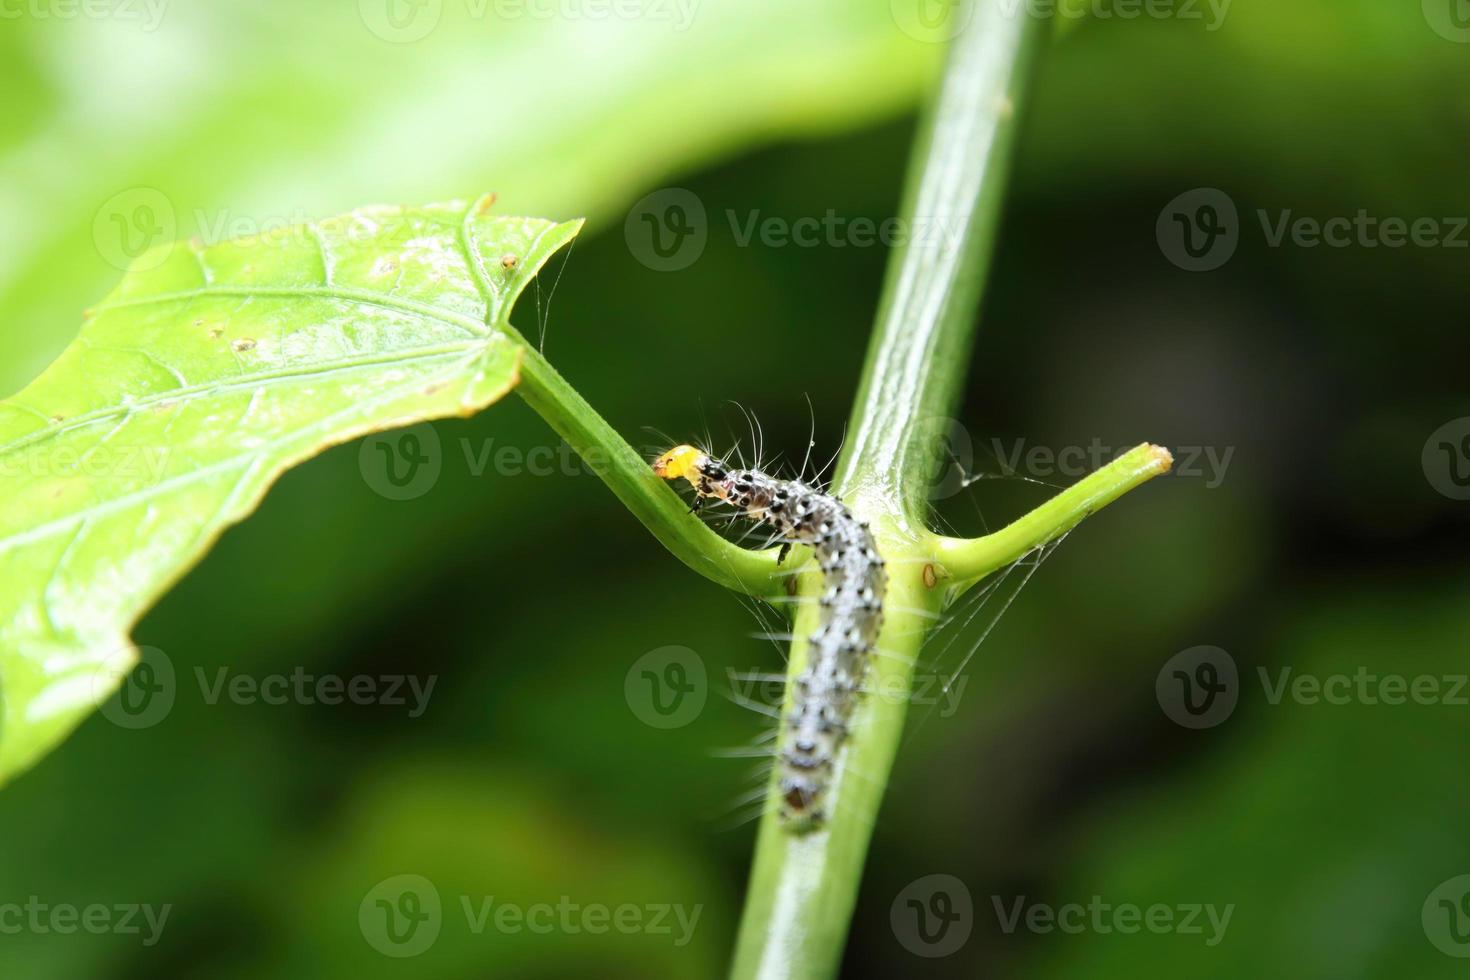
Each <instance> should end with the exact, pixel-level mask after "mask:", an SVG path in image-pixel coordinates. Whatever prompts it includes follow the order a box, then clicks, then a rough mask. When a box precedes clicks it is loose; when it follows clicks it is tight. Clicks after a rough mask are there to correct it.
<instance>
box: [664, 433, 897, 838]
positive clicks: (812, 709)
mask: <svg viewBox="0 0 1470 980" xmlns="http://www.w3.org/2000/svg"><path fill="white" fill-rule="evenodd" d="M653 470H654V472H655V473H656V474H657V475H659V476H661V477H663V478H664V479H666V480H677V479H685V480H688V481H689V483H690V484H691V485H692V486H693V487H694V492H695V493H696V494H698V498H699V499H705V498H714V499H718V500H722V501H725V502H726V503H728V504H730V505H732V506H733V507H735V508H736V509H737V510H738V511H739V512H740V514H741V516H743V517H745V518H746V519H748V520H751V521H756V522H764V523H768V524H771V525H772V526H773V527H774V528H775V529H776V530H777V531H778V532H779V534H780V535H781V537H782V538H784V540H785V541H786V542H787V544H788V545H789V544H792V543H795V544H804V545H808V546H809V547H810V548H811V549H812V553H813V555H815V557H816V560H817V564H818V565H819V567H820V568H821V570H822V575H823V581H824V587H823V595H822V598H821V600H820V615H819V620H818V625H817V628H816V630H815V631H813V633H812V634H811V636H810V638H809V651H808V656H807V663H806V667H805V668H804V669H803V670H802V672H801V674H800V675H799V676H798V677H797V678H796V680H795V682H794V683H795V690H794V691H793V693H792V697H791V699H790V700H791V710H790V712H789V714H787V715H786V716H785V717H783V718H782V719H781V739H780V748H779V750H778V755H777V760H778V765H779V767H780V776H779V783H778V787H779V790H780V798H781V803H780V805H781V816H782V818H783V819H784V820H785V821H787V823H788V825H790V826H791V827H792V828H793V829H795V830H797V831H798V832H801V831H805V830H810V829H813V828H815V827H817V826H820V825H821V824H822V822H823V821H824V819H825V814H824V812H823V809H822V799H823V796H824V794H825V792H826V790H827V787H828V785H829V783H830V782H831V778H832V772H833V769H834V767H835V765H836V758H837V752H838V750H839V749H840V748H841V746H842V743H843V742H844V741H845V740H846V738H847V735H848V726H849V723H850V720H851V718H852V712H853V707H854V706H855V704H856V700H857V697H858V693H859V691H860V690H861V688H862V685H863V682H864V679H865V677H866V675H867V670H868V659H869V657H870V655H871V654H872V652H873V648H874V645H875V644H876V643H877V639H878V631H879V629H880V628H881V626H882V624H883V594H884V590H885V589H886V588H887V585H888V576H887V573H886V572H885V571H884V568H883V559H882V557H881V556H879V554H878V548H877V545H876V542H875V541H874V538H873V535H872V532H871V531H869V530H868V526H867V524H865V523H863V522H862V521H859V520H858V519H857V518H856V517H854V516H853V514H852V512H851V511H850V510H848V509H847V506H846V505H845V504H843V503H842V501H840V500H838V499H837V498H836V497H833V496H831V495H829V494H825V493H821V492H820V491H818V490H815V489H813V488H811V487H809V486H807V485H806V484H804V483H802V482H801V481H800V480H778V479H776V478H775V477H772V476H769V475H767V474H765V473H762V472H760V471H759V470H755V469H746V468H732V467H730V466H727V465H726V464H725V463H723V462H721V461H720V460H718V459H716V458H714V457H713V456H711V455H709V454H708V453H705V452H703V451H702V450H700V449H697V448H695V447H694V446H676V447H674V448H673V449H670V450H669V451H668V452H666V453H664V454H663V455H662V456H660V457H659V458H658V459H657V460H655V461H654V464H653Z"/></svg>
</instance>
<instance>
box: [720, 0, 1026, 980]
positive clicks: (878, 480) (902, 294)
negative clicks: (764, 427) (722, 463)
mask: <svg viewBox="0 0 1470 980" xmlns="http://www.w3.org/2000/svg"><path fill="white" fill-rule="evenodd" d="M1004 6H1005V5H1004V4H1002V3H1000V2H998V0H996V2H989V0H982V2H978V3H976V4H975V10H974V15H973V19H972V21H971V23H970V24H969V25H968V27H967V28H966V29H965V30H964V31H963V32H962V33H961V34H960V35H959V36H958V37H957V38H956V39H955V41H954V42H953V43H952V45H951V49H950V55H949V61H948V64H947V66H946V68H945V72H944V76H943V81H942V82H941V85H940V90H939V93H938V96H937V98H936V100H935V102H934V104H933V106H932V108H931V110H930V113H929V115H928V117H927V119H926V121H925V124H924V128H923V129H922V131H921V133H920V137H919V140H918V142H917V143H916V146H915V153H914V157H913V160H912V162H911V169H910V178H909V179H910V183H909V185H908V188H907V190H906V193H905V196H904V209H903V220H904V221H905V222H907V223H908V224H907V227H908V230H909V231H910V232H911V234H910V235H909V236H908V239H907V242H906V244H904V245H903V246H901V247H900V248H898V249H896V250H895V252H894V254H893V256H892V258H891V260H890V264H889V271H888V276H887V279H886V281H885V283H884V291H883V300H882V303H881V305H880V308H879V313H878V318H877V325H876V330H875V332H874V336H873V339H872V341H871V343H870V346H869V350H868V359H867V364H866V366H865V368H864V374H863V379H862V384H861V387H860V389H859V393H858V397H857V401H856V403H855V405H854V406H853V412H852V419H851V421H850V423H849V433H850V436H849V439H848V442H847V445H846V447H845V449H844V452H843V454H842V459H841V461H840V463H839V466H838V470H837V477H836V481H835V486H834V492H836V493H837V494H839V495H840V496H841V497H842V498H843V499H844V500H845V501H846V502H847V503H848V504H849V505H850V506H851V507H852V508H853V510H854V511H855V512H856V513H857V514H858V515H859V516H861V517H863V518H864V519H866V520H868V521H869V522H870V523H871V525H872V528H873V531H874V534H875V535H876V536H877V538H878V542H879V547H880V549H881V550H882V552H883V554H884V555H885V557H886V558H887V560H888V569H889V587H888V595H887V597H886V606H887V610H888V611H887V613H886V614H885V618H884V627H883V631H882V634H881V636H880V637H879V640H878V646H879V649H880V651H882V653H883V654H884V655H880V656H875V657H873V658H872V662H871V664H870V667H869V677H868V686H869V688H870V689H871V690H878V691H883V692H890V691H903V692H907V691H909V690H910V688H911V680H912V678H911V673H912V662H913V660H914V659H915V657H916V655H917V653H918V649H919V647H920V645H921V644H922V643H923V640H924V636H925V633H926V631H927V627H928V625H929V624H928V622H927V619H926V617H925V615H924V612H925V611H932V610H937V609H938V608H939V606H940V604H941V602H942V598H943V596H942V593H943V592H944V591H945V590H944V589H942V588H938V587H936V585H937V582H938V577H937V574H936V572H937V567H936V566H935V565H934V564H933V559H934V540H933V536H932V535H931V534H930V533H929V532H928V531H927V530H926V529H925V527H924V517H925V507H926V496H925V495H926V483H927V480H928V479H929V475H930V474H929V471H930V466H929V465H928V464H929V462H930V461H931V460H932V459H933V451H932V449H933V443H932V440H933V439H934V438H935V437H936V436H937V435H939V434H942V432H943V425H942V424H939V420H941V419H946V418H948V417H949V416H950V415H952V414H953V412H954V409H955V405H956V403H957V401H958V398H959V393H960V389H961V385H962V383H963V379H964V376H965V368H966V366H967V362H968V358H969V352H970V346H971V333H972V330H973V327H974V323H975V313H976V306H977V303H978V300H979V296H980V290H981V287H982V286H983V283H984V279H985V273H986V269H987V268H988V266H989V263H990V255H991V252H992V249H993V246H994V241H995V235H996V226H997V224H998V219H999V215H1000V211H1001V206H1002V200H1003V190H1004V185H1005V177H1006V171H1007V166H1008V159H1009V151H1010V144H1011V136H1012V132H1013V129H1014V117H1015V115H1016V106H1017V103H1018V102H1019V100H1020V95H1021V89H1022V88H1023V86H1024V82H1025V80H1026V78H1027V75H1028V73H1029V68H1030V65H1031V63H1032V61H1033V59H1034V55H1035V53H1036V51H1037V49H1038V47H1039V45H1040V43H1041V40H1042V37H1043V35H1044V26H1045V25H1044V23H1043V22H1040V21H1038V20H1037V19H1036V18H1033V17H1029V16H1027V15H1025V14H1024V13H1017V14H1014V15H1010V16H1007V15H1006V14H1004V13H1003V12H1002V7H1004ZM1019 9H1021V10H1024V7H1022V8H1019ZM819 588H820V582H819V581H818V580H817V577H816V576H815V575H811V574H809V575H806V576H804V577H803V580H802V582H801V584H800V591H799V594H801V595H805V596H808V597H814V596H815V595H816V594H817V590H818V589H819ZM814 605H815V604H814V603H813V604H812V605H809V606H805V607H804V608H803V609H802V611H801V614H800V615H799V616H798V617H797V621H796V623H795V633H796V635H797V636H798V637H804V636H806V635H807V634H808V633H810V631H811V629H812V626H813V625H814V623H815V618H816V615H817V614H816V611H815V609H814V608H813V606H814ZM900 610H902V611H900ZM908 610H914V611H908ZM806 660H807V650H806V644H805V642H804V641H802V640H798V641H797V642H795V643H794V644H793V645H792V650H791V657H790V669H789V673H790V676H792V677H794V676H795V675H796V674H797V673H799V672H800V671H801V670H802V669H803V668H804V667H805V665H806ZM792 687H793V685H790V684H788V704H787V706H786V707H787V709H788V710H789V708H790V704H789V697H790V693H789V691H790V689H791V688H792ZM906 707H907V698H906V697H900V698H895V697H874V696H870V697H868V698H865V699H864V700H863V701H862V702H861V703H860V704H859V706H858V708H857V709H856V712H857V714H856V716H855V717H854V719H853V723H852V730H853V735H852V737H851V738H850V739H848V741H847V743H846V744H845V745H844V747H843V749H842V751H841V753H840V756H839V758H838V760H837V762H838V769H837V772H836V773H834V776H833V780H832V784H831V787H830V789H829V790H828V792H827V794H826V795H825V798H824V809H825V811H826V812H827V814H828V819H827V821H826V822H825V824H824V825H823V826H821V827H820V828H819V829H816V830H814V831H811V832H809V833H806V834H797V833H794V832H792V831H791V829H790V828H788V827H787V826H785V825H783V823H782V821H781V820H780V818H779V815H778V814H777V812H776V810H775V806H774V802H772V803H768V805H767V810H766V812H765V814H764V815H763V818H762V822H761V826H760V832H759V837H758V840H757V845H756V856H755V865H754V868H753V869H752V873H751V881H750V887H749V891H748V893H747V895H746V904H745V914H744V917H743V919H742V922H741V927H740V934H739V938H738V940H737V946H736V953H735V962H734V967H733V970H732V976H733V977H734V978H736V980H747V978H757V977H758V978H762V980H776V978H823V977H830V976H833V975H835V974H836V972H837V968H838V966H839V965H840V963H841V958H842V951H843V947H844V946H845V944H846V938H847V929H848V921H849V919H850V917H851V915H852V909H853V905H854V903H855V902H856V898H857V889H858V883H859V881H860V879H861V877H862V868H863V863H864V860H865V858H866V855H867V850H868V843H869V839H870V837H871V835H872V828H873V823H874V820H875V819H876V817H877V812H878V808H879V805H880V804H881V802H882V797H883V788H884V786H885V785H886V784H887V779H888V773H889V770H890V768H891V766H892V763H893V757H894V753H895V752H896V750H897V746H898V741H899V736H900V734H901V732H902V728H903V719H904V714H905V709H906ZM770 796H771V798H772V800H773V801H774V799H775V798H776V797H778V796H779V794H778V793H772V794H770Z"/></svg>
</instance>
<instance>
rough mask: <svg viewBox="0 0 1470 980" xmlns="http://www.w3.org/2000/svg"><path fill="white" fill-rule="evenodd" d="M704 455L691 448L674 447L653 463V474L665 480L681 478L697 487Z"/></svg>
mask: <svg viewBox="0 0 1470 980" xmlns="http://www.w3.org/2000/svg"><path fill="white" fill-rule="evenodd" d="M705 458H706V457H705V455H704V453H703V452H701V451H700V450H698V449H696V448H695V447H693V446H687V445H686V446H675V447H674V448H673V449H670V450H669V451H668V452H666V453H664V454H663V455H662V456H660V457H659V458H658V459H656V460H654V461H653V472H654V473H655V474H656V475H658V476H661V477H663V478H664V479H665V480H678V479H680V478H683V479H685V480H688V481H689V482H690V483H691V484H693V485H694V486H698V485H699V477H700V466H701V464H702V461H703V460H704V459H705Z"/></svg>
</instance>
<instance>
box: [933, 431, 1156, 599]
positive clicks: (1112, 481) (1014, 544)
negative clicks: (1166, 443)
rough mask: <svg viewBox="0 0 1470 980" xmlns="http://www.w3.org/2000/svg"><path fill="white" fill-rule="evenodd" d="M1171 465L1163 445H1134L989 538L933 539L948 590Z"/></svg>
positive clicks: (1016, 555)
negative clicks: (946, 575)
mask: <svg viewBox="0 0 1470 980" xmlns="http://www.w3.org/2000/svg"><path fill="white" fill-rule="evenodd" d="M1173 464H1174V457H1173V456H1171V455H1170V454H1169V450H1167V449H1165V448H1163V447H1162V446H1155V445H1151V444H1149V443H1144V444H1143V445H1141V446H1135V447H1133V448H1132V449H1130V450H1129V451H1128V452H1126V453H1124V454H1123V455H1122V456H1119V457H1118V458H1117V459H1115V460H1113V461H1112V462H1111V463H1109V464H1108V465H1106V466H1104V467H1103V468H1102V469H1100V470H1098V471H1097V472H1095V473H1090V474H1088V475H1087V476H1085V477H1083V478H1082V479H1081V480H1078V481H1077V482H1076V483H1074V484H1072V485H1071V486H1070V487H1068V488H1067V489H1066V490H1063V491H1062V492H1061V493H1059V494H1057V495H1056V496H1055V497H1053V498H1052V499H1051V500H1048V501H1047V502H1046V503H1044V504H1042V505H1041V506H1040V507H1038V508H1036V509H1035V510H1033V511H1031V512H1030V513H1028V514H1027V515H1026V516H1024V517H1022V518H1020V519H1019V520H1016V521H1014V522H1012V523H1010V524H1008V525H1006V526H1005V527H1003V528H1001V529H1000V530H999V531H996V532H994V533H993V534H987V535H985V536H984V537H982V538H946V537H939V538H936V539H935V547H936V549H937V553H936V557H938V559H939V561H940V563H941V564H942V565H943V566H944V570H945V572H947V573H948V574H949V576H950V578H951V579H952V580H953V582H952V583H951V584H952V585H960V586H963V585H965V584H967V583H972V582H974V581H976V580H978V579H980V578H982V577H984V576H986V575H989V574H990V573H991V572H993V571H995V570H996V569H998V568H1003V567H1004V566H1006V565H1009V564H1010V563H1011V562H1013V561H1015V560H1016V559H1017V558H1020V557H1021V556H1022V555H1024V554H1026V552H1028V551H1030V550H1031V549H1032V548H1038V547H1040V546H1041V545H1044V544H1046V543H1047V542H1048V541H1051V540H1053V539H1054V538H1056V537H1057V536H1059V535H1061V534H1064V533H1066V532H1067V531H1068V530H1070V529H1071V528H1073V527H1075V526H1076V525H1077V523H1078V522H1079V521H1081V520H1082V519H1083V518H1085V517H1087V516H1088V515H1089V514H1091V513H1093V512H1094V511H1097V510H1100V509H1101V508H1103V507H1105V506H1107V505H1108V504H1110V503H1112V502H1113V501H1114V500H1117V499H1118V498H1119V497H1121V496H1123V494H1125V493H1127V492H1128V491H1129V490H1132V489H1133V488H1134V487H1136V486H1139V485H1140V484H1143V483H1146V482H1147V481H1149V480H1151V479H1153V478H1154V477H1156V476H1158V475H1159V474H1160V473H1167V472H1168V471H1169V467H1170V466H1172V465H1173Z"/></svg>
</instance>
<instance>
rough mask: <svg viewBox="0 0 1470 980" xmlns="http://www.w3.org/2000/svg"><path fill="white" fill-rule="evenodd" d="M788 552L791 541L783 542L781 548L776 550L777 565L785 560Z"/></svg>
mask: <svg viewBox="0 0 1470 980" xmlns="http://www.w3.org/2000/svg"><path fill="white" fill-rule="evenodd" d="M789 554H791V542H790V541H786V542H783V543H782V545H781V550H780V551H778V552H776V564H777V565H779V564H781V563H782V562H783V561H785V560H786V556H787V555H789Z"/></svg>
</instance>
